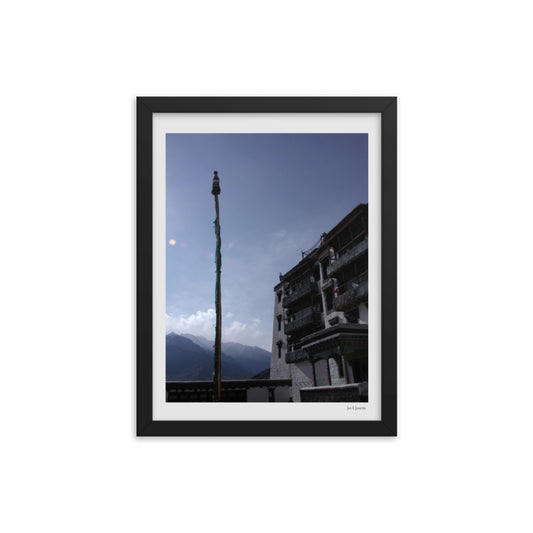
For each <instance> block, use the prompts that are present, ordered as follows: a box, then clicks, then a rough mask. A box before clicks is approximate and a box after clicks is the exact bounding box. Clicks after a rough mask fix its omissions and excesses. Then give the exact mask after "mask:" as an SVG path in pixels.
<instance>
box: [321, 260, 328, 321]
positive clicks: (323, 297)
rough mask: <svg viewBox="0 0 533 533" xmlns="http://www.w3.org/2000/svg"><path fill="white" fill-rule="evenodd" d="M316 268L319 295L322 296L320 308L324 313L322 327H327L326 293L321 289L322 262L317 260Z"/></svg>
mask: <svg viewBox="0 0 533 533" xmlns="http://www.w3.org/2000/svg"><path fill="white" fill-rule="evenodd" d="M318 270H319V272H320V296H322V310H323V313H324V327H325V328H329V322H328V308H327V301H326V295H325V294H324V291H323V290H322V284H323V283H324V273H323V272H322V263H321V262H320V261H319V262H318Z"/></svg>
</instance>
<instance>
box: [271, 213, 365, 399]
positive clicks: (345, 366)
mask: <svg viewBox="0 0 533 533" xmlns="http://www.w3.org/2000/svg"><path fill="white" fill-rule="evenodd" d="M274 292H275V300H274V324H273V334H272V359H271V367H270V378H271V379H291V380H292V386H291V400H292V401H295V402H298V401H366V400H367V398H368V385H367V382H368V205H367V204H360V205H358V206H357V207H356V208H355V209H354V210H353V211H351V212H350V213H349V214H348V215H347V216H346V217H344V218H343V219H342V220H341V221H340V222H339V223H338V224H337V225H336V226H335V227H334V228H333V229H332V230H331V231H330V232H329V233H324V234H322V236H321V238H320V241H319V242H318V243H317V245H315V247H313V248H312V249H311V250H309V251H308V252H306V253H303V252H302V260H301V261H300V262H299V263H298V264H297V265H296V266H294V267H293V268H292V269H291V270H289V271H288V272H287V273H286V274H284V275H281V274H280V282H279V283H278V284H277V285H276V286H275V287H274Z"/></svg>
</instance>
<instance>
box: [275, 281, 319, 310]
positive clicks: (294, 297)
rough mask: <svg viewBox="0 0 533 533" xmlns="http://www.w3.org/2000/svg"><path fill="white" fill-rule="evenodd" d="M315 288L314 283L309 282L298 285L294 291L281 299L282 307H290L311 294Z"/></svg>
mask: <svg viewBox="0 0 533 533" xmlns="http://www.w3.org/2000/svg"><path fill="white" fill-rule="evenodd" d="M315 288H316V283H315V282H312V281H311V280H307V281H304V282H303V283H300V284H299V285H298V287H297V288H296V290H295V291H293V292H292V293H291V294H286V295H285V296H284V297H283V304H282V305H283V307H291V306H292V305H294V304H295V303H296V302H298V301H299V300H301V299H302V298H304V297H305V296H307V295H308V294H311V293H312V292H313V291H314V290H315Z"/></svg>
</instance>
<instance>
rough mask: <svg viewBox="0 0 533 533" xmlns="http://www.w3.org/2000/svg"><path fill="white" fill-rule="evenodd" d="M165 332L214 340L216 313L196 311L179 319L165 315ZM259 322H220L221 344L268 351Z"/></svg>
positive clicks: (209, 310) (231, 315) (268, 342)
mask: <svg viewBox="0 0 533 533" xmlns="http://www.w3.org/2000/svg"><path fill="white" fill-rule="evenodd" d="M232 317H233V313H231V312H227V313H226V318H228V319H229V318H232ZM166 318H167V332H170V331H174V332H175V333H179V334H183V333H190V334H191V335H201V336H203V337H206V338H207V339H209V340H212V339H214V338H215V323H216V313H215V310H214V309H207V310H206V311H196V313H193V314H191V315H188V316H185V315H180V316H179V318H176V317H173V316H171V315H167V317H166ZM260 324H261V320H260V319H259V318H253V319H251V320H250V321H249V322H248V321H247V322H244V321H241V320H232V321H231V322H229V321H222V342H239V343H241V344H247V345H250V346H260V347H261V348H264V349H265V350H268V351H270V349H271V339H270V337H269V336H268V335H266V334H264V333H263V332H262V331H261V330H260V329H259V326H260Z"/></svg>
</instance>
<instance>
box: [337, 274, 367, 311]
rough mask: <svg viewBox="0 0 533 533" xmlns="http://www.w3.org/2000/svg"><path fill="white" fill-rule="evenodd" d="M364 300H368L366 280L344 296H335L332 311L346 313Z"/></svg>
mask: <svg viewBox="0 0 533 533" xmlns="http://www.w3.org/2000/svg"><path fill="white" fill-rule="evenodd" d="M365 298H368V280H365V281H363V282H361V283H360V284H359V285H358V286H357V287H353V288H351V289H349V290H347V291H346V292H345V293H344V294H341V295H340V296H337V298H335V299H334V300H333V309H335V311H348V310H349V309H352V308H354V307H355V306H356V305H358V304H359V302H360V301H361V300H364V299H365Z"/></svg>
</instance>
